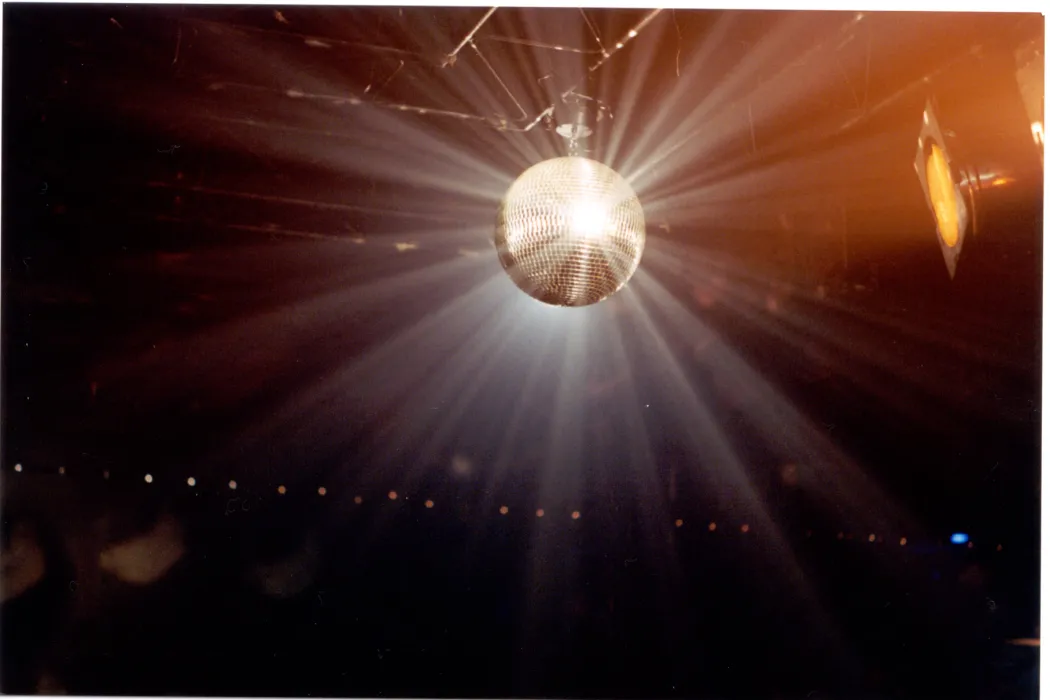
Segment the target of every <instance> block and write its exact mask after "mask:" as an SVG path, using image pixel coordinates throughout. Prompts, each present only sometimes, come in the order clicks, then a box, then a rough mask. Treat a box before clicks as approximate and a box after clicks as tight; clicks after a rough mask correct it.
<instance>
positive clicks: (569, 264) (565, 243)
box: [496, 110, 645, 306]
mask: <svg viewBox="0 0 1050 700" xmlns="http://www.w3.org/2000/svg"><path fill="white" fill-rule="evenodd" d="M557 132H558V134H559V135H561V136H562V137H563V138H565V139H566V140H567V141H568V142H569V143H568V151H569V155H568V156H567V157H561V158H552V159H549V160H545V161H542V162H540V163H537V164H536V165H534V166H532V167H531V168H529V169H528V170H526V171H525V172H524V173H522V175H521V176H520V177H519V178H518V179H517V180H515V181H514V183H513V184H512V185H511V186H510V189H509V190H507V194H506V195H505V196H504V198H503V202H502V203H501V205H500V208H499V214H498V216H497V221H496V249H497V251H498V252H499V259H500V262H501V263H502V265H503V268H504V270H506V272H507V274H508V275H510V278H511V279H512V280H513V281H514V283H515V284H516V285H517V286H518V287H519V288H520V289H522V290H523V291H524V292H526V293H527V294H529V295H530V296H532V297H534V298H535V299H538V300H539V301H542V302H544V303H547V304H552V305H555V306H589V305H591V304H595V303H597V302H599V301H602V300H603V299H605V298H607V297H609V296H610V295H612V294H614V293H615V292H617V291H618V290H619V289H620V288H621V287H623V286H624V285H625V284H626V283H627V281H628V280H629V279H630V278H631V276H632V275H633V274H634V272H635V270H637V269H638V263H639V262H640V261H641V258H642V250H643V249H644V247H645V215H644V213H643V211H642V205H641V203H640V202H639V201H638V197H637V196H636V195H635V193H634V190H632V189H631V186H630V185H629V184H628V183H627V181H626V180H624V178H623V177H621V176H620V175H619V174H618V173H617V172H616V171H615V170H613V169H612V168H609V167H608V166H606V165H604V164H602V163H599V162H597V161H594V160H590V159H589V158H584V157H582V156H581V155H580V153H581V141H582V140H583V139H585V138H587V137H588V136H590V135H591V133H592V130H591V129H590V127H588V126H587V124H586V118H585V115H584V113H583V111H582V110H581V111H580V114H579V115H578V117H577V119H576V122H575V123H572V124H562V125H560V126H559V127H558V128H557Z"/></svg>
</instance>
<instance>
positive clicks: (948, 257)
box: [915, 100, 973, 279]
mask: <svg viewBox="0 0 1050 700" xmlns="http://www.w3.org/2000/svg"><path fill="white" fill-rule="evenodd" d="M915 174H916V175H918V176H919V183H920V184H921V185H922V190H923V192H924V193H925V195H926V205H927V206H928V207H929V208H930V212H931V213H932V214H933V220H934V224H935V225H936V230H937V241H938V243H939V244H940V247H941V254H942V255H943V256H944V264H945V265H946V266H947V267H948V275H949V276H950V277H951V278H952V279H954V278H955V270H956V269H957V268H958V266H959V256H960V255H961V254H962V247H963V242H964V241H965V239H966V234H967V231H968V229H969V227H970V223H971V218H972V215H971V212H970V207H968V206H967V203H966V199H965V197H964V195H963V192H962V189H961V188H960V185H959V183H960V181H963V178H961V177H960V175H959V173H958V172H957V171H956V169H955V167H954V165H953V164H952V159H951V156H950V155H949V152H948V146H947V143H946V141H945V136H944V132H943V131H942V130H941V126H940V124H939V123H938V121H937V114H936V112H935V110H934V105H933V102H932V101H930V100H927V102H926V109H925V110H924V111H923V114H922V129H921V130H920V132H919V144H918V148H917V150H916V153H915ZM972 194H973V193H972V191H971V192H970V195H971V198H972Z"/></svg>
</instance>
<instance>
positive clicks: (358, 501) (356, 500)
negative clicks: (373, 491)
mask: <svg viewBox="0 0 1050 700" xmlns="http://www.w3.org/2000/svg"><path fill="white" fill-rule="evenodd" d="M364 502H365V499H363V498H361V497H360V496H354V504H355V505H361V504H362V503H364Z"/></svg>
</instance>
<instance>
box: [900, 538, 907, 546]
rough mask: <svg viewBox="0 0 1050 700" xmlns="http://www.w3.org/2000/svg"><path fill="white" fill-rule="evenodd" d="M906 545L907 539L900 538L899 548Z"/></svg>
mask: <svg viewBox="0 0 1050 700" xmlns="http://www.w3.org/2000/svg"><path fill="white" fill-rule="evenodd" d="M907 544H908V538H907V537H902V538H901V547H904V546H905V545H907Z"/></svg>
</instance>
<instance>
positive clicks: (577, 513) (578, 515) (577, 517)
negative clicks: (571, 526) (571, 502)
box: [572, 510, 580, 520]
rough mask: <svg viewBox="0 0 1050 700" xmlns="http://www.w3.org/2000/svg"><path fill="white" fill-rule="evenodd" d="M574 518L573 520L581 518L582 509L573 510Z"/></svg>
mask: <svg viewBox="0 0 1050 700" xmlns="http://www.w3.org/2000/svg"><path fill="white" fill-rule="evenodd" d="M572 519H573V520H579V519H580V511H578V510H574V511H573V512H572Z"/></svg>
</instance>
